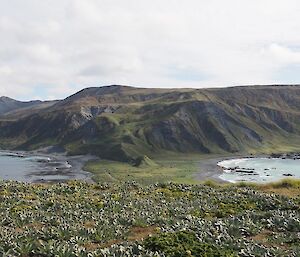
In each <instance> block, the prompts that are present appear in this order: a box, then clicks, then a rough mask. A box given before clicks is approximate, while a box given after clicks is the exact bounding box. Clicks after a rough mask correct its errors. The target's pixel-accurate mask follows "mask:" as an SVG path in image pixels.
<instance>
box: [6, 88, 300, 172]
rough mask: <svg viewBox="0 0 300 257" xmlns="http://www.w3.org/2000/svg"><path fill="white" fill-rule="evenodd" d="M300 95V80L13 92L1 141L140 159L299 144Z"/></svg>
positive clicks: (150, 161) (140, 162) (145, 162)
mask: <svg viewBox="0 0 300 257" xmlns="http://www.w3.org/2000/svg"><path fill="white" fill-rule="evenodd" d="M299 96H300V86H257V87H255V86H253V87H234V88H218V89H151V88H148V89H143V88H132V87H126V86H117V85H115V86H108V87H100V88H96V87H95V88H86V89H83V90H81V91H80V92H78V93H76V94H74V95H72V96H70V97H68V98H67V99H64V100H60V101H56V102H52V103H49V104H45V103H40V102H36V103H35V104H34V105H33V106H31V107H30V108H29V107H28V106H27V107H26V108H24V106H25V105H26V104H25V105H24V103H15V102H13V103H14V104H13V105H11V104H9V103H10V102H11V100H9V99H5V101H4V102H3V103H2V104H0V146H1V147H3V148H5V149H8V148H9V149H24V150H28V149H37V148H39V147H44V146H47V145H59V146H60V147H63V148H65V149H66V151H67V152H68V153H69V154H94V155H97V156H99V157H100V158H102V159H108V160H113V161H121V162H127V163H129V164H131V165H134V166H155V162H156V158H155V157H156V156H157V155H160V154H163V155H164V156H167V153H174V154H185V155H190V154H198V155H199V154H226V153H231V154H232V153H254V154H258V153H271V152H290V151H299V145H300V136H299V135H300V121H299V115H300V112H299V110H300V97H299ZM8 104H9V105H8ZM1 106H2V107H1ZM8 107H9V108H8ZM1 109H2V112H1ZM145 156H147V157H145ZM167 158H168V159H171V158H170V156H167Z"/></svg>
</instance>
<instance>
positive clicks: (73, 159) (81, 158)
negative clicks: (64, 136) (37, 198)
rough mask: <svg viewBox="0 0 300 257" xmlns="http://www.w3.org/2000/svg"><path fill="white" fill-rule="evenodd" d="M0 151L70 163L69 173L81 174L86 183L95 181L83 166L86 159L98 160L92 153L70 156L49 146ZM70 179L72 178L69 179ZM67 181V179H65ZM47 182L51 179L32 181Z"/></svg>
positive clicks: (48, 164) (46, 165)
mask: <svg viewBox="0 0 300 257" xmlns="http://www.w3.org/2000/svg"><path fill="white" fill-rule="evenodd" d="M0 152H2V153H8V154H10V153H11V154H12V155H16V156H19V157H34V156H38V157H45V158H49V160H51V162H59V163H66V164H69V165H70V171H69V173H70V174H72V173H73V174H80V175H82V176H83V178H82V179H81V180H82V181H85V182H88V183H95V182H94V180H93V179H92V177H93V173H91V172H89V171H86V170H84V166H85V164H86V163H87V162H88V161H91V160H98V159H99V158H98V157H96V156H93V155H74V156H70V155H67V154H66V152H63V151H53V149H51V148H43V149H38V150H33V151H22V150H20V151H16V150H5V149H1V150H0ZM51 162H50V163H48V162H44V163H41V164H42V165H41V167H43V166H44V167H48V166H50V164H51ZM59 172H60V170H59V168H58V170H57V174H59ZM70 180H72V179H70ZM66 181H68V180H66ZM48 182H53V181H47V180H46V179H45V180H44V179H42V180H38V181H34V183H48ZM57 182H63V181H57Z"/></svg>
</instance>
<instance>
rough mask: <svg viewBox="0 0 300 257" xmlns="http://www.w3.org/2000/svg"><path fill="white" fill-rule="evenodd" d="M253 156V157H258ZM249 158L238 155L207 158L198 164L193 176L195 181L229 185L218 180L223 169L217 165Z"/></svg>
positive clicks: (222, 180)
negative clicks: (211, 181)
mask: <svg viewBox="0 0 300 257" xmlns="http://www.w3.org/2000/svg"><path fill="white" fill-rule="evenodd" d="M260 156H261V155H258V156H253V157H260ZM240 158H249V155H247V154H240V155H220V156H207V158H203V159H202V160H200V161H199V162H198V171H197V172H196V173H195V174H194V178H195V179H196V180H197V181H206V180H213V181H215V182H217V183H222V184H224V183H231V182H229V181H227V180H224V179H222V178H220V175H222V174H223V169H222V168H221V167H220V166H218V163H219V162H221V161H224V160H230V159H240Z"/></svg>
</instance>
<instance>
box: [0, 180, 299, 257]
mask: <svg viewBox="0 0 300 257" xmlns="http://www.w3.org/2000/svg"><path fill="white" fill-rule="evenodd" d="M209 184H210V183H207V184H206V185H186V184H173V183H157V184H152V185H148V186H142V185H140V184H138V183H136V182H124V183H108V184H107V183H106V184H103V183H102V184H101V183H98V184H87V183H83V182H76V181H73V182H72V181H71V182H69V183H67V184H53V185H49V184H25V183H17V182H1V183H0V215H1V220H0V255H1V256H32V257H40V256H57V257H63V256H68V257H75V256H76V257H77V256H90V257H92V256H105V257H106V256H107V257H108V256H116V257H118V256H124V257H125V256H173V257H175V256H176V257H177V256H178V257H179V256H182V257H185V256H186V257H188V256H207V257H213V256H297V255H298V254H299V252H300V241H299V232H300V211H299V208H300V199H299V193H300V188H299V184H300V182H299V181H292V180H289V181H283V182H280V183H276V184H270V185H264V186H259V185H246V184H243V185H218V184H212V185H209ZM266 188H269V189H271V188H274V189H275V190H276V189H278V188H285V189H286V190H297V192H298V194H297V195H293V196H286V195H281V194H274V193H273V192H265V189H266Z"/></svg>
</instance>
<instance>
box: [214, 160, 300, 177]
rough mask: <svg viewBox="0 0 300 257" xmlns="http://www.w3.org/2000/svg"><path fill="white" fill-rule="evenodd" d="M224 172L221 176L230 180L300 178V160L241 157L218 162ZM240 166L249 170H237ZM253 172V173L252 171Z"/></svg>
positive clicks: (240, 168) (241, 168)
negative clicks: (235, 169)
mask: <svg viewBox="0 0 300 257" xmlns="http://www.w3.org/2000/svg"><path fill="white" fill-rule="evenodd" d="M218 166H220V167H222V168H223V170H224V172H223V174H222V175H220V178H221V179H223V180H226V181H229V182H241V181H245V182H262V183H264V182H272V181H278V180H280V179H283V178H300V160H294V159H281V158H278V159H277V158H241V159H231V160H224V161H221V162H219V163H218ZM235 167H238V169H239V170H246V171H248V172H249V173H247V172H236V171H234V170H230V169H229V168H235ZM251 172H253V173H251Z"/></svg>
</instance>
